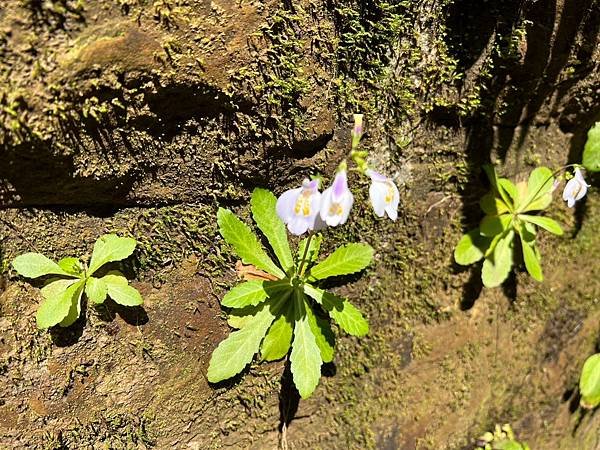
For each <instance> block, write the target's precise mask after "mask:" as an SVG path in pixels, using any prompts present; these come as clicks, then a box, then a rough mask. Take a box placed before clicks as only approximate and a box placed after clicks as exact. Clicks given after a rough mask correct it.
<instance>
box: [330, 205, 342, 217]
mask: <svg viewBox="0 0 600 450" xmlns="http://www.w3.org/2000/svg"><path fill="white" fill-rule="evenodd" d="M343 212H344V208H342V205H340V204H339V203H332V204H331V206H330V207H329V215H331V216H341V215H342V213H343Z"/></svg>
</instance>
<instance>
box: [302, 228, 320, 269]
mask: <svg viewBox="0 0 600 450" xmlns="http://www.w3.org/2000/svg"><path fill="white" fill-rule="evenodd" d="M322 241H323V236H322V235H321V234H314V235H313V237H312V238H311V239H310V245H309V247H308V250H307V252H306V261H305V263H304V265H305V267H306V268H307V269H309V268H310V267H311V265H312V264H313V263H314V262H315V261H316V260H317V258H318V257H319V250H320V249H321V242H322ZM307 243H308V238H304V239H302V240H301V241H300V244H299V245H298V253H297V254H296V265H297V266H298V267H300V263H301V262H302V261H301V259H302V256H303V255H304V251H305V250H306V244H307Z"/></svg>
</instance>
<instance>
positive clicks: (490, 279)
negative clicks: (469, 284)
mask: <svg viewBox="0 0 600 450" xmlns="http://www.w3.org/2000/svg"><path fill="white" fill-rule="evenodd" d="M514 234H515V233H514V232H513V231H512V230H510V231H508V232H507V233H506V234H505V235H504V236H503V237H501V238H500V239H499V240H498V243H497V245H496V247H495V248H494V251H493V253H492V254H491V255H489V256H487V257H486V258H485V260H484V261H483V267H482V269H481V280H482V281H483V285H484V286H486V287H488V288H492V287H497V286H500V285H501V284H502V283H503V282H504V280H506V278H507V277H508V274H509V273H510V269H511V267H512V264H513V249H512V243H513V238H514Z"/></svg>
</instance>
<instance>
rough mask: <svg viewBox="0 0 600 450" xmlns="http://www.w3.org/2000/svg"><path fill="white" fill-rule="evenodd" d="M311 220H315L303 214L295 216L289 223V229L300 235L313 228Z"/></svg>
mask: <svg viewBox="0 0 600 450" xmlns="http://www.w3.org/2000/svg"><path fill="white" fill-rule="evenodd" d="M311 222H312V223H314V220H312V221H311V220H310V219H307V218H305V217H303V216H294V218H293V219H292V220H290V221H289V223H288V230H289V232H290V233H292V234H294V235H296V236H300V235H302V234H304V233H306V232H307V231H308V229H309V228H311Z"/></svg>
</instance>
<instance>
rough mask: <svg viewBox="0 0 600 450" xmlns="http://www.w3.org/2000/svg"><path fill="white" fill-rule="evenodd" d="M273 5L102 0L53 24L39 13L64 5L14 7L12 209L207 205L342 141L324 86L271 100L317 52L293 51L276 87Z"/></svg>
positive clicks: (9, 94) (7, 124) (5, 131)
mask: <svg viewBox="0 0 600 450" xmlns="http://www.w3.org/2000/svg"><path fill="white" fill-rule="evenodd" d="M71 3H72V2H66V4H67V5H69V4H71ZM125 3H126V2H125ZM179 3H182V2H179ZM179 3H177V4H178V5H179ZM273 3H274V2H267V3H266V4H263V3H262V2H239V3H238V4H236V3H235V2H204V1H198V2H185V5H180V6H174V5H172V4H170V3H169V2H164V4H162V3H161V4H160V5H159V4H157V5H155V6H154V7H153V8H152V7H145V8H144V7H141V6H137V5H136V4H135V2H132V5H130V6H128V7H126V8H119V6H118V4H116V2H98V4H93V5H89V6H85V7H83V8H80V9H78V10H77V14H75V13H69V12H68V11H69V10H68V8H67V12H65V13H64V14H65V15H64V17H63V19H64V21H62V22H58V23H55V22H54V19H53V20H52V21H51V22H52V23H51V24H49V23H46V22H39V15H40V14H46V15H48V14H50V15H51V17H54V15H56V14H58V12H56V11H57V10H60V11H62V9H60V8H59V7H57V8H58V9H56V10H55V9H52V10H47V9H46V8H45V6H39V5H38V4H37V3H34V2H30V3H27V2H25V3H23V2H19V1H14V2H9V6H8V8H7V10H6V12H5V14H4V16H3V18H2V24H3V25H4V27H5V29H6V30H7V32H6V33H5V35H4V39H5V41H4V47H3V48H4V50H5V52H6V53H7V55H8V58H6V59H5V61H3V68H4V70H5V72H6V74H8V72H9V71H10V76H8V75H7V76H6V77H5V79H4V81H3V82H2V84H1V86H2V91H1V92H2V95H1V96H0V98H2V99H3V100H4V102H5V103H6V104H7V105H8V106H7V109H8V108H9V107H10V108H11V110H10V114H13V113H14V115H15V117H12V116H10V115H9V114H7V113H6V112H5V114H4V116H3V115H0V119H4V120H2V121H0V122H1V123H2V124H3V125H4V126H3V127H2V139H0V142H1V143H3V154H4V157H5V161H6V164H4V165H3V167H2V169H0V178H2V179H3V181H4V183H3V187H2V190H1V192H0V198H1V199H2V202H3V204H4V205H5V206H7V205H22V206H25V205H27V206H34V205H83V206H85V205H93V204H94V203H99V204H109V205H111V204H112V205H134V204H160V203H167V204H168V203H180V202H186V201H199V200H203V199H206V198H209V197H214V195H215V193H217V194H218V193H219V191H220V190H221V189H222V182H223V181H224V180H226V179H227V178H228V177H230V176H232V175H231V174H232V173H239V172H241V173H243V178H244V179H247V180H253V179H264V178H265V175H264V171H265V169H266V166H265V163H264V157H263V156H264V154H265V152H266V153H267V154H269V155H271V156H273V157H274V158H275V161H281V160H284V159H289V158H290V157H300V158H305V157H310V156H312V155H314V153H315V148H316V149H319V148H323V147H324V146H325V145H326V144H327V143H328V142H329V140H330V139H331V137H332V136H333V120H332V117H331V111H330V110H329V106H328V104H326V103H325V104H323V102H320V101H319V96H322V93H321V91H322V88H321V87H320V84H322V81H323V80H318V83H317V82H314V81H313V82H312V85H313V86H312V88H311V89H308V87H309V86H308V84H307V85H306V86H304V85H302V86H301V87H300V86H283V87H281V89H279V90H277V92H266V91H267V90H269V89H270V90H272V91H275V89H274V88H273V89H272V88H271V87H269V86H267V83H271V85H272V86H276V87H277V84H278V83H279V84H281V83H285V82H286V77H287V78H290V77H292V76H295V72H297V71H301V70H302V69H301V66H307V67H309V66H310V64H311V62H310V57H309V56H308V57H307V56H306V55H302V54H301V53H300V52H301V51H302V49H300V48H297V49H290V53H293V52H298V54H297V55H295V56H294V57H293V59H294V61H289V62H287V63H288V64H289V67H288V69H289V71H290V73H289V74H288V73H286V74H280V76H281V80H280V79H278V78H277V77H276V76H275V75H273V74H271V75H270V76H271V78H270V79H269V80H268V82H267V81H265V80H264V79H263V78H264V76H266V75H265V74H264V73H262V72H261V70H262V71H263V72H264V70H263V69H264V68H263V69H261V68H260V67H259V66H258V65H259V62H260V64H262V65H265V64H268V62H269V58H271V57H272V55H269V54H268V52H273V49H272V46H273V43H272V39H271V38H270V37H268V38H265V33H264V32H263V31H261V30H263V28H265V27H269V26H271V25H273V24H271V25H269V17H270V15H271V14H273V12H274V6H273ZM50 4H53V5H54V4H56V2H54V3H53V2H50ZM48 20H50V19H48ZM32 28H34V29H36V31H37V33H38V34H36V35H33V34H28V31H27V30H31V29H32ZM29 33H31V32H29ZM273 33H274V34H273V36H276V35H277V33H279V31H277V30H276V31H274V32H273ZM254 35H256V36H258V37H253V36H254ZM23 41H26V42H27V44H25V43H23ZM19 44H22V45H19ZM31 53H33V54H34V55H42V54H43V58H41V61H40V58H38V57H37V56H36V57H34V56H32V55H31ZM292 62H293V64H292ZM31 64H36V73H35V76H32V68H31ZM294 64H297V67H296V66H295V65H294ZM255 66H256V67H255ZM244 71H246V72H248V73H244ZM251 71H252V73H250V72H251ZM254 78H257V79H258V78H260V79H261V84H260V85H259V84H258V83H255V82H253V79H254ZM329 81H330V80H329ZM290 83H292V84H293V80H292V82H290ZM307 83H308V82H307ZM284 91H285V93H284ZM267 95H268V98H267ZM303 105H304V106H303ZM266 108H268V110H267V109H266ZM290 108H293V111H291V110H290ZM275 161H271V162H270V163H269V164H271V165H273V162H275ZM278 165H279V164H275V165H274V166H278ZM269 178H270V177H269ZM197 181H200V182H199V183H198V182H197Z"/></svg>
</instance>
